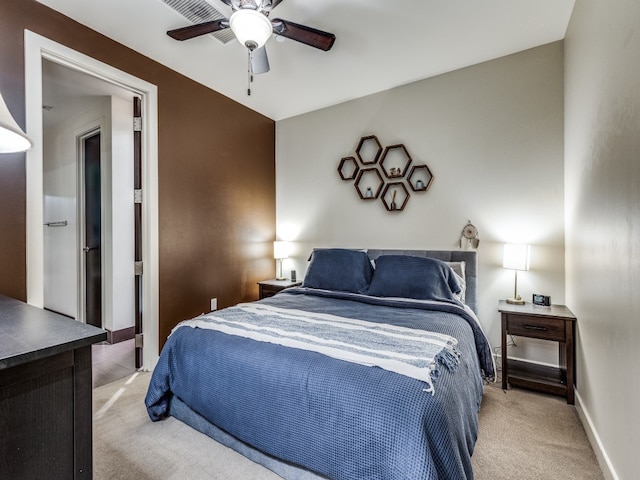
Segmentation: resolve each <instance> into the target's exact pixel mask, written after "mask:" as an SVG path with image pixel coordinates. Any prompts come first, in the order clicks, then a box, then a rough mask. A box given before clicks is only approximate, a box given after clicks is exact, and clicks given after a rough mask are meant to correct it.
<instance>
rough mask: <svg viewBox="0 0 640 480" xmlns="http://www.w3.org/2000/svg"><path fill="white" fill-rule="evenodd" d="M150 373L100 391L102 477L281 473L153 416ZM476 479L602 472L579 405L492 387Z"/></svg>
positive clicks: (236, 479)
mask: <svg viewBox="0 0 640 480" xmlns="http://www.w3.org/2000/svg"><path fill="white" fill-rule="evenodd" d="M149 378H150V374H149V373H138V374H134V375H133V376H131V377H127V378H125V379H123V380H119V381H116V382H114V383H110V384H108V385H104V386H102V387H99V388H96V389H95V390H94V395H93V396H94V433H93V437H94V441H93V443H94V461H93V463H94V478H95V479H96V480H112V479H113V480H115V479H127V480H133V479H135V480H165V479H167V480H172V479H175V480H178V479H179V480H183V479H190V480H199V479H203V480H204V479H207V480H248V479H251V480H254V479H260V480H277V479H279V478H280V477H278V476H277V475H275V474H274V473H272V472H271V471H269V470H266V469H265V468H263V467H261V466H259V465H257V464H255V463H253V462H251V461H250V460H247V459H246V458H244V457H243V456H241V455H239V454H238V453H236V452H234V451H233V450H231V449H229V448H226V447H223V446H222V445H220V444H218V443H216V442H214V441H213V440H211V439H210V438H208V437H206V436H205V435H203V434H201V433H199V432H197V431H195V430H193V429H192V428H190V427H188V426H186V425H184V424H183V423H181V422H179V421H177V420H175V419H173V418H169V419H167V420H165V421H162V422H157V423H152V422H151V421H150V420H149V417H148V416H147V414H146V410H145V407H144V402H143V401H144V396H145V394H146V389H147V385H148V383H149ZM473 465H474V472H475V477H476V479H477V480H502V479H504V480H507V479H508V480H512V479H518V480H538V479H545V480H547V479H553V480H562V479H576V480H577V479H580V480H589V479H602V478H603V476H602V473H601V472H600V469H599V468H598V465H597V462H596V459H595V456H594V454H593V451H592V450H591V447H590V446H589V443H588V441H587V437H586V435H585V433H584V430H583V428H582V425H581V424H580V421H579V420H578V415H577V413H576V411H575V408H574V407H572V406H570V405H567V404H566V403H565V402H564V401H563V400H562V398H559V397H552V396H547V395H540V394H536V393H532V392H527V391H525V390H517V389H514V390H509V392H508V393H506V394H505V393H504V392H503V391H502V390H501V389H500V388H497V387H495V386H486V387H485V396H484V399H483V403H482V409H481V412H480V436H479V438H478V442H477V444H476V451H475V453H474V455H473Z"/></svg>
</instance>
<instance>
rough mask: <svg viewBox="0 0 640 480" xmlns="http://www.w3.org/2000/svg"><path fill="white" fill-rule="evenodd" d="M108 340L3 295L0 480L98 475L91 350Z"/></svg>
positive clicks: (102, 333) (0, 323)
mask: <svg viewBox="0 0 640 480" xmlns="http://www.w3.org/2000/svg"><path fill="white" fill-rule="evenodd" d="M106 336H107V334H106V332H105V331H104V330H101V329H99V328H96V327H93V326H91V325H86V324H83V323H79V322H76V321H75V320H72V319H69V318H66V317H64V316H62V315H58V314H56V313H52V312H48V311H46V310H42V309H40V308H36V307H33V306H31V305H27V304H26V303H23V302H20V301H18V300H14V299H11V298H8V297H5V296H2V295H0V432H1V434H0V478H3V479H4V478H6V479H14V478H15V479H18V478H19V479H32V478H33V479H36V478H47V479H52V480H53V479H90V478H92V470H93V465H92V462H93V456H92V448H93V447H92V427H93V412H92V408H93V406H92V383H91V345H92V344H93V343H96V342H100V341H103V340H105V339H106Z"/></svg>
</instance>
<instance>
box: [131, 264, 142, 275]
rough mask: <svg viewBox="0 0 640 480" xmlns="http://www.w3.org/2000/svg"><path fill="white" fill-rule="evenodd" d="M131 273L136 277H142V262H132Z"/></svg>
mask: <svg viewBox="0 0 640 480" xmlns="http://www.w3.org/2000/svg"><path fill="white" fill-rule="evenodd" d="M133 271H134V274H135V275H136V276H138V275H142V262H133Z"/></svg>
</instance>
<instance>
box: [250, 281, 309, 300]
mask: <svg viewBox="0 0 640 480" xmlns="http://www.w3.org/2000/svg"><path fill="white" fill-rule="evenodd" d="M258 285H259V288H260V292H259V296H260V300H262V299H263V298H267V297H273V296H274V295H275V294H276V293H278V292H279V291H281V290H284V289H285V288H289V287H299V286H300V285H302V282H292V281H291V280H275V279H274V280H263V281H262V282H258Z"/></svg>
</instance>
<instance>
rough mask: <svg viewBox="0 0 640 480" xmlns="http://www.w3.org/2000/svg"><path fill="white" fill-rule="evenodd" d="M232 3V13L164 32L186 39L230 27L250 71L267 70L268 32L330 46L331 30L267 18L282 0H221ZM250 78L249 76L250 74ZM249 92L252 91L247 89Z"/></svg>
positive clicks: (327, 48) (263, 71) (319, 47)
mask: <svg viewBox="0 0 640 480" xmlns="http://www.w3.org/2000/svg"><path fill="white" fill-rule="evenodd" d="M221 1H222V2H224V3H226V4H227V5H229V6H230V7H231V9H232V10H233V13H232V14H231V16H230V17H229V18H222V19H218V20H213V21H209V22H204V23H198V24H195V25H189V26H188V27H182V28H176V29H174V30H169V31H168V32H167V35H169V36H170V37H171V38H173V39H175V40H189V39H191V38H195V37H199V36H200V35H206V34H209V33H213V32H217V31H219V30H224V29H227V28H230V29H231V30H232V31H233V33H234V35H235V36H236V38H237V39H238V41H239V42H240V43H241V44H242V45H244V46H245V47H247V49H248V51H249V74H250V76H252V74H253V73H255V74H259V73H266V72H268V71H269V59H268V58H267V51H266V49H265V46H264V45H265V43H266V42H267V40H269V38H271V34H272V33H275V34H276V35H279V36H281V37H285V38H289V39H291V40H295V41H297V42H300V43H304V44H305V45H309V46H310V47H314V48H318V49H320V50H323V51H325V52H326V51H328V50H330V49H331V47H332V46H333V43H334V42H335V40H336V36H335V35H334V34H333V33H329V32H325V31H322V30H318V29H316V28H312V27H308V26H306V25H300V24H298V23H294V22H290V21H288V20H283V19H281V18H274V19H273V20H270V19H269V14H270V13H271V10H273V9H274V8H276V7H277V6H278V5H279V4H280V3H281V2H282V0H221ZM250 81H251V77H250ZM248 93H249V95H250V94H251V91H250V90H249V92H248Z"/></svg>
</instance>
